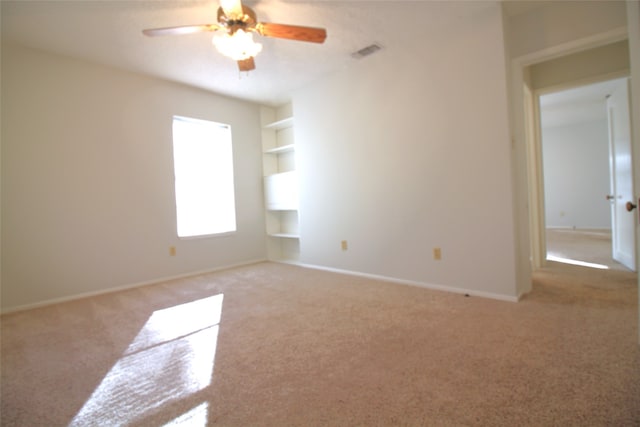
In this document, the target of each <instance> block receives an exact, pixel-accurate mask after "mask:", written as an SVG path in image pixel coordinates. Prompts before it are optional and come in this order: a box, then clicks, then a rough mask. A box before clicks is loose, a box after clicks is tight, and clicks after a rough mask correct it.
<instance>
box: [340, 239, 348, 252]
mask: <svg viewBox="0 0 640 427" xmlns="http://www.w3.org/2000/svg"><path fill="white" fill-rule="evenodd" d="M340 247H341V248H342V250H343V251H346V250H347V249H349V245H348V244H347V241H346V240H343V241H342V242H340Z"/></svg>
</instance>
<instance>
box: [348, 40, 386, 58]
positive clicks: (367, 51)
mask: <svg viewBox="0 0 640 427" xmlns="http://www.w3.org/2000/svg"><path fill="white" fill-rule="evenodd" d="M380 49H382V46H380V45H379V44H377V43H373V44H370V45H369V46H367V47H363V48H362V49H360V50H359V51H357V52H353V53H352V54H351V56H352V57H354V58H355V59H362V58H364V57H365V56H369V55H371V54H374V53H376V52H377V51H379V50H380Z"/></svg>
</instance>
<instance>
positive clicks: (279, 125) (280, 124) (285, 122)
mask: <svg viewBox="0 0 640 427" xmlns="http://www.w3.org/2000/svg"><path fill="white" fill-rule="evenodd" d="M291 126H293V117H287V118H286V119H282V120H278V121H277V122H273V123H269V124H268V125H265V126H264V128H265V129H273V130H279V129H285V128H290V127H291Z"/></svg>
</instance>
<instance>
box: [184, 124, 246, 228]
mask: <svg viewBox="0 0 640 427" xmlns="http://www.w3.org/2000/svg"><path fill="white" fill-rule="evenodd" d="M173 162H174V171H175V186H176V216H177V220H178V236H180V237H194V236H206V235H211V234H221V233H229V232H233V231H236V208H235V195H234V184H233V151H232V147H231V128H230V127H229V126H228V125H224V124H220V123H215V122H210V121H206V120H197V119H190V118H187V117H178V116H174V118H173Z"/></svg>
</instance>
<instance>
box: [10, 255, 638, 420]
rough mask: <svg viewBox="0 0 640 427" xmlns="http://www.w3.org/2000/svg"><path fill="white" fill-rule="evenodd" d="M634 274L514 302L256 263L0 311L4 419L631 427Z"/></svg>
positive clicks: (569, 281) (567, 275)
mask: <svg viewBox="0 0 640 427" xmlns="http://www.w3.org/2000/svg"><path fill="white" fill-rule="evenodd" d="M637 302H638V295H637V285H636V281H635V274H633V273H630V272H627V271H624V270H593V269H586V268H583V267H577V266H566V265H562V264H559V263H550V265H549V267H547V268H545V269H544V270H541V271H539V272H537V273H536V274H535V277H534V289H533V291H532V292H531V293H530V294H529V295H527V296H526V297H525V298H523V300H522V301H521V302H519V303H510V302H502V301H496V300H490V299H484V298H476V297H464V296H462V295H458V294H452V293H446V292H438V291H431V290H425V289H422V288H417V287H410V286H404V285H397V284H391V283H385V282H380V281H375V280H371V279H365V278H360V277H353V276H347V275H341V274H336V273H330V272H324V271H317V270H309V269H304V268H301V267H297V266H291V265H284V264H275V263H261V264H255V265H251V266H245V267H241V268H235V269H230V270H226V271H221V272H217V273H211V274H206V275H200V276H196V277H192V278H189V279H181V280H175V281H171V282H165V283H160V284H158V285H153V286H146V287H142V288H137V289H133V290H128V291H124V292H117V293H113V294H108V295H103V296H99V297H93V298H87V299H82V300H78V301H72V302H68V303H63V304H56V305H52V306H48V307H43V308H38V309H33V310H28V311H23V312H17V313H12V314H7V315H4V316H2V318H1V321H2V324H1V327H2V351H1V353H2V354H1V355H2V360H1V362H2V365H1V367H2V372H1V387H2V388H1V395H0V396H1V397H0V403H1V406H0V410H1V424H2V425H3V426H67V425H71V426H125V425H126V426H162V425H189V426H213V425H215V426H515V425H518V426H569V425H571V426H573V425H580V426H608V425H614V426H638V425H640V346H639V345H638V304H637Z"/></svg>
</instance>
